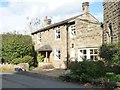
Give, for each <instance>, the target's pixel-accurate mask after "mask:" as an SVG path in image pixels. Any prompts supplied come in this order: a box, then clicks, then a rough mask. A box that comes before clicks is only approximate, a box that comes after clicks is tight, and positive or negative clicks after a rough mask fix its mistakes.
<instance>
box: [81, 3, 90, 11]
mask: <svg viewBox="0 0 120 90" xmlns="http://www.w3.org/2000/svg"><path fill="white" fill-rule="evenodd" d="M82 9H83V13H88V12H89V2H83V3H82Z"/></svg>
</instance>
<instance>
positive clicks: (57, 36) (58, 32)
mask: <svg viewBox="0 0 120 90" xmlns="http://www.w3.org/2000/svg"><path fill="white" fill-rule="evenodd" d="M55 39H60V27H57V28H56V31H55Z"/></svg>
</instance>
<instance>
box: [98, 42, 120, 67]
mask: <svg viewBox="0 0 120 90" xmlns="http://www.w3.org/2000/svg"><path fill="white" fill-rule="evenodd" d="M99 51H100V52H99V56H100V57H101V58H103V59H104V61H105V62H106V64H108V65H120V43H117V44H109V45H108V44H105V45H103V46H101V47H100V50H99Z"/></svg>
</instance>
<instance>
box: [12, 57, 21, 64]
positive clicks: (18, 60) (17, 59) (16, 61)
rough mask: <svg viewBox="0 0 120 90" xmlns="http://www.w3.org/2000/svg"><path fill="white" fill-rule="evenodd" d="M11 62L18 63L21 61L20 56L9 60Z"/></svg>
mask: <svg viewBox="0 0 120 90" xmlns="http://www.w3.org/2000/svg"><path fill="white" fill-rule="evenodd" d="M11 63H12V64H19V63H22V58H15V59H13V60H12V61H11Z"/></svg>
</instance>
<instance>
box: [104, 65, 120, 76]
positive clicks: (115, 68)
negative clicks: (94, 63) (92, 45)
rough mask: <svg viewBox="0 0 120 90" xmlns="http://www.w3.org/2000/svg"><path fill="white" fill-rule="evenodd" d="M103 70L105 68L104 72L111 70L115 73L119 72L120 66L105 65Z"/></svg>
mask: <svg viewBox="0 0 120 90" xmlns="http://www.w3.org/2000/svg"><path fill="white" fill-rule="evenodd" d="M105 70H106V72H113V73H115V74H120V66H118V65H114V66H110V65H109V66H106V67H105Z"/></svg>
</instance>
